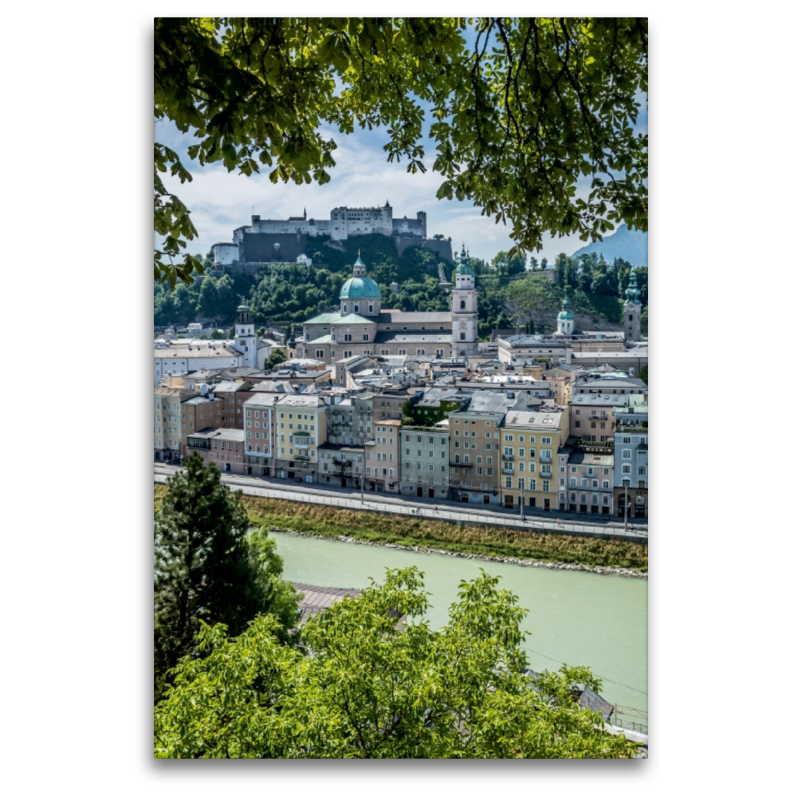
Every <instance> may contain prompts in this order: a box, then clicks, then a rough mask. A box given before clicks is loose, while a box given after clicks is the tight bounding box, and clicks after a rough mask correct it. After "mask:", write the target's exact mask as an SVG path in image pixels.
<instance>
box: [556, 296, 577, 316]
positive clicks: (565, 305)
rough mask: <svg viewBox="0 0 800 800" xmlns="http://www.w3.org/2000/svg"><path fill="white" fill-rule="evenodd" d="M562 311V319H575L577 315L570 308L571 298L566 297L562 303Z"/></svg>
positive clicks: (560, 314)
mask: <svg viewBox="0 0 800 800" xmlns="http://www.w3.org/2000/svg"><path fill="white" fill-rule="evenodd" d="M561 309H562V310H561V312H560V313H559V315H558V318H559V319H560V320H567V319H575V315H574V314H573V313H572V312H571V311H570V310H569V300H567V298H566V297H565V298H564V302H563V303H562V304H561Z"/></svg>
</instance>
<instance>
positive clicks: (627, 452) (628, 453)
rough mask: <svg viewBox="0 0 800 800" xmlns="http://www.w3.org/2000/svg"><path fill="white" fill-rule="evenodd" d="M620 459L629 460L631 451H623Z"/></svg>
mask: <svg viewBox="0 0 800 800" xmlns="http://www.w3.org/2000/svg"><path fill="white" fill-rule="evenodd" d="M622 457H623V458H630V457H631V451H630V450H623V451H622Z"/></svg>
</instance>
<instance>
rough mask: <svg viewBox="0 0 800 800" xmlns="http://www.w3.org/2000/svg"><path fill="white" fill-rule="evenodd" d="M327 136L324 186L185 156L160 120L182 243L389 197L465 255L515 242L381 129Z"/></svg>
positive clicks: (183, 139)
mask: <svg viewBox="0 0 800 800" xmlns="http://www.w3.org/2000/svg"><path fill="white" fill-rule="evenodd" d="M646 126H647V108H646V105H644V103H643V107H642V115H641V117H640V119H639V121H638V124H637V129H639V128H641V129H643V130H644V129H645V128H646ZM323 133H324V134H326V135H328V136H330V137H331V138H333V139H334V140H335V141H336V143H337V145H338V148H337V149H336V150H335V151H334V153H333V157H334V159H335V161H336V166H335V167H334V168H333V169H331V170H330V175H331V180H330V182H329V183H327V184H325V185H324V186H318V185H316V184H314V183H312V184H303V185H300V186H298V185H295V184H294V183H287V184H283V183H279V184H273V183H271V182H270V180H269V177H268V175H267V173H266V172H264V173H261V174H257V175H253V176H251V177H247V176H244V175H239V174H237V173H235V172H232V173H229V172H228V171H227V170H226V169H225V167H223V166H222V165H221V164H213V165H206V166H205V167H201V166H200V164H199V163H197V162H193V161H190V160H189V159H188V156H187V154H186V147H187V146H188V145H189V144H190V143H191V139H190V137H189V136H188V135H183V134H181V133H180V132H179V131H178V130H177V128H175V126H174V125H173V124H172V123H171V122H168V121H158V122H157V123H156V126H155V139H156V141H158V142H161V143H163V144H166V145H167V146H169V147H171V148H173V149H174V150H175V151H176V152H178V153H179V154H180V156H181V158H182V160H183V163H184V165H185V166H186V167H187V168H188V169H189V171H190V172H191V173H192V176H193V180H192V182H191V183H186V184H183V185H181V184H180V183H179V182H178V181H177V180H172V181H171V182H169V181H167V179H165V182H166V183H167V188H168V189H170V190H171V191H174V192H175V193H176V194H177V195H178V196H179V197H180V198H181V199H182V200H183V202H184V203H186V205H187V206H188V208H189V209H190V210H191V212H192V219H193V221H194V224H195V227H196V228H197V231H198V238H197V239H195V240H193V241H191V242H189V246H188V250H189V251H190V252H193V253H201V254H205V253H207V252H208V250H209V248H210V247H211V245H213V244H214V243H215V242H229V241H230V240H231V236H232V232H233V229H234V228H237V227H239V226H240V225H246V224H249V222H250V215H251V214H259V215H260V216H261V218H262V219H286V218H287V217H289V216H299V215H301V214H302V213H303V208H305V209H306V211H307V213H308V216H309V218H316V219H329V218H330V212H331V209H333V208H336V207H337V206H382V205H383V204H384V203H385V202H386V201H387V200H388V201H389V203H390V204H391V205H392V208H393V213H394V216H395V217H403V216H408V217H409V218H413V217H415V216H416V213H417V211H426V212H427V214H428V235H429V236H433V235H434V234H438V233H440V234H442V235H443V236H445V237H448V236H451V237H452V238H453V242H454V244H456V243H457V244H458V245H459V246H460V245H461V242H464V243H465V244H466V246H467V249H468V250H469V251H470V254H471V255H473V256H477V257H478V258H483V259H486V260H487V261H488V260H490V259H491V258H492V257H494V256H495V255H496V254H497V253H498V252H499V251H500V250H507V249H508V248H509V247H511V245H512V244H513V242H512V240H511V238H510V236H509V235H508V229H507V228H506V226H504V225H503V224H495V222H494V218H493V217H486V216H482V215H481V211H480V209H479V208H476V207H475V206H474V205H473V204H472V203H471V202H468V201H462V202H459V201H457V200H437V199H436V191H437V189H438V188H439V186H440V185H441V183H442V181H443V178H442V176H441V175H439V174H436V173H434V172H433V171H432V170H431V169H428V171H427V172H426V173H424V174H421V173H419V172H418V173H417V174H415V175H412V174H410V173H408V172H406V167H407V162H401V163H397V162H394V163H389V162H388V161H387V159H386V153H385V152H384V150H383V145H384V144H385V143H386V141H387V137H386V135H385V133H382V132H381V131H380V130H373V131H367V130H360V129H356V131H355V132H354V133H352V134H350V135H346V134H342V133H339V132H338V131H333V130H328V131H323ZM424 145H426V151H425V159H424V162H425V164H426V166H429V167H430V165H432V164H433V160H434V150H433V142H432V140H427V139H426V140H425V142H424ZM588 184H589V180H588V179H586V180H585V181H583V182H582V183H579V185H578V195H579V196H581V194H583V195H584V196H585V194H586V193H587V192H588ZM584 244H585V242H581V240H580V238H579V237H578V236H577V235H574V236H566V237H562V238H553V237H550V238H549V239H548V238H545V241H544V246H543V248H542V250H541V252H539V253H535V254H534V255H535V257H536V258H538V259H540V260H541V258H542V257H546V258H547V259H548V260H549V261H551V262H552V261H553V260H554V259H555V257H556V256H557V255H558V253H561V252H566V253H568V254H571V253H572V252H574V251H575V250H577V249H578V248H580V247H582V246H583V245H584Z"/></svg>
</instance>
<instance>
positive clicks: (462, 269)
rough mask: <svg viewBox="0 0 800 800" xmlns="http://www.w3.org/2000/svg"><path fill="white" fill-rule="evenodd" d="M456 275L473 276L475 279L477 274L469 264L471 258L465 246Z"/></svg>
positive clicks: (459, 257)
mask: <svg viewBox="0 0 800 800" xmlns="http://www.w3.org/2000/svg"><path fill="white" fill-rule="evenodd" d="M456 275H471V276H472V277H473V278H474V277H475V273H474V271H473V269H472V266H471V265H470V263H469V256H468V255H467V251H466V250H465V249H464V245H463V244H462V245H461V255H460V256H458V266H457V267H456Z"/></svg>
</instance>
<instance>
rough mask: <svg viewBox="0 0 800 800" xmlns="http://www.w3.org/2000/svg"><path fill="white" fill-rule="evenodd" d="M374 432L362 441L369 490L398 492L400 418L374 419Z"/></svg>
mask: <svg viewBox="0 0 800 800" xmlns="http://www.w3.org/2000/svg"><path fill="white" fill-rule="evenodd" d="M373 423H374V425H373V427H374V429H375V434H374V436H373V437H372V440H371V442H372V443H371V444H370V442H365V443H364V450H365V452H366V458H367V483H366V488H367V489H368V490H370V491H377V492H389V493H390V494H399V493H400V455H399V454H400V420H399V419H384V420H378V421H376V420H374V418H373Z"/></svg>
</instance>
